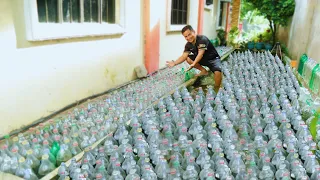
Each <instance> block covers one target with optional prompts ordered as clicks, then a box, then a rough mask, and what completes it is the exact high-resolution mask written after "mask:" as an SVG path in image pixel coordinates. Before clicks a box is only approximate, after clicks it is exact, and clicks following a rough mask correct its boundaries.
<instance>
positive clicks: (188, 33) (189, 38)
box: [182, 29, 196, 43]
mask: <svg viewBox="0 0 320 180" xmlns="http://www.w3.org/2000/svg"><path fill="white" fill-rule="evenodd" d="M182 35H183V36H184V38H185V39H186V40H187V41H188V42H190V43H193V42H194V40H195V38H196V34H195V32H194V31H190V30H189V29H187V30H186V31H185V32H184V33H183V34H182Z"/></svg>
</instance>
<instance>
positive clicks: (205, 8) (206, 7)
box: [204, 0, 215, 11]
mask: <svg viewBox="0 0 320 180" xmlns="http://www.w3.org/2000/svg"><path fill="white" fill-rule="evenodd" d="M214 1H215V0H212V3H211V4H209V5H207V1H205V2H204V10H208V11H211V10H213V6H214V5H213V4H214Z"/></svg>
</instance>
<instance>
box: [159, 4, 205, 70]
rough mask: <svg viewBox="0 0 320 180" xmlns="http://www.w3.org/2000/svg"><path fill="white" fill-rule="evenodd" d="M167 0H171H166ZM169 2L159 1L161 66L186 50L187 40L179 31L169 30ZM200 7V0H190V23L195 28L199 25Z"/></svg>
mask: <svg viewBox="0 0 320 180" xmlns="http://www.w3.org/2000/svg"><path fill="white" fill-rule="evenodd" d="M166 1H167V2H168V1H169V0H166ZM166 7H167V4H166V3H159V10H158V12H160V13H161V16H160V60H159V61H160V62H159V68H162V67H165V66H166V61H169V60H176V59H177V58H178V57H179V56H180V55H181V54H182V53H183V50H184V46H185V44H186V40H185V39H184V37H183V36H182V34H181V30H179V31H171V32H170V31H169V32H168V31H167V11H166ZM198 7H199V2H198V1H194V0H190V1H189V23H188V24H190V25H191V26H192V27H193V28H194V29H195V30H197V26H198Z"/></svg>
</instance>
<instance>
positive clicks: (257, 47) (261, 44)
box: [255, 34, 263, 50]
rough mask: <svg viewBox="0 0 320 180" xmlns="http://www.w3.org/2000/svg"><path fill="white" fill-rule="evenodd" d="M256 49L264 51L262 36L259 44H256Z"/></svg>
mask: <svg viewBox="0 0 320 180" xmlns="http://www.w3.org/2000/svg"><path fill="white" fill-rule="evenodd" d="M255 47H256V49H257V50H261V49H262V47H263V43H262V34H260V35H259V39H258V42H257V43H256V45H255Z"/></svg>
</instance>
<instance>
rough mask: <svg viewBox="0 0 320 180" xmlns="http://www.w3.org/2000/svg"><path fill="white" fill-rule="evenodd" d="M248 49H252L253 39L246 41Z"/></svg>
mask: <svg viewBox="0 0 320 180" xmlns="http://www.w3.org/2000/svg"><path fill="white" fill-rule="evenodd" d="M248 49H250V50H252V49H254V42H253V41H249V42H248Z"/></svg>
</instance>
